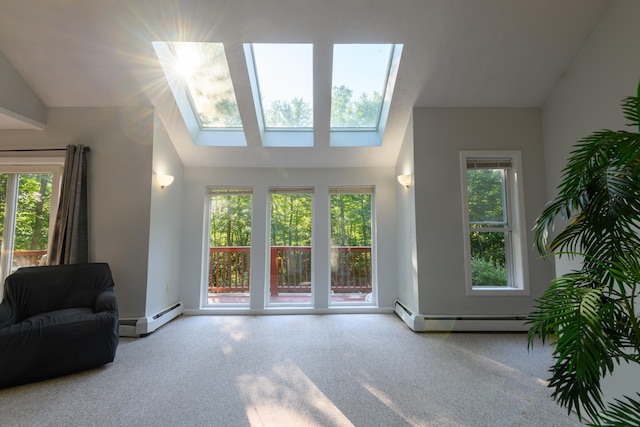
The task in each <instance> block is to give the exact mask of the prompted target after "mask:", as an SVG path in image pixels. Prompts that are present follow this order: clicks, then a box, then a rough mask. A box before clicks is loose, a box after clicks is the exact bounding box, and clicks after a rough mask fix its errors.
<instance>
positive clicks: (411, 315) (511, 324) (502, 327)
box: [394, 300, 529, 332]
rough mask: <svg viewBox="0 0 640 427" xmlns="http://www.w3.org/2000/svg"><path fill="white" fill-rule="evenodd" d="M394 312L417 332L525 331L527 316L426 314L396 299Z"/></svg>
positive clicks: (526, 328)
mask: <svg viewBox="0 0 640 427" xmlns="http://www.w3.org/2000/svg"><path fill="white" fill-rule="evenodd" d="M394 312H395V313H396V314H397V315H398V317H400V319H402V321H403V322H404V323H406V324H407V326H408V327H409V328H410V329H411V330H412V331H415V332H524V331H527V330H528V329H529V327H528V326H527V325H526V324H525V322H526V321H527V316H518V315H507V316H474V315H461V316H457V315H425V314H419V313H415V312H413V311H412V310H410V309H409V308H407V306H406V305H405V304H403V303H402V302H401V301H399V300H396V302H395V304H394Z"/></svg>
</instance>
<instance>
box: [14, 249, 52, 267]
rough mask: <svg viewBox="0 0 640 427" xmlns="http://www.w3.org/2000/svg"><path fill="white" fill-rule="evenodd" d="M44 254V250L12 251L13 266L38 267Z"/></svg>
mask: <svg viewBox="0 0 640 427" xmlns="http://www.w3.org/2000/svg"><path fill="white" fill-rule="evenodd" d="M46 253H47V251H46V250H44V251H38V250H33V251H13V265H14V267H31V266H34V265H40V262H41V261H42V257H43V255H45V254H46Z"/></svg>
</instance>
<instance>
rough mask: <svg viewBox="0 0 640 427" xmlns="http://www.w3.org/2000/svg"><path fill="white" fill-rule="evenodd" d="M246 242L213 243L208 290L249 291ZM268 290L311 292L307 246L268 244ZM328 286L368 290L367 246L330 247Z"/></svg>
mask: <svg viewBox="0 0 640 427" xmlns="http://www.w3.org/2000/svg"><path fill="white" fill-rule="evenodd" d="M250 250H251V248H250V247H248V246H225V247H213V248H210V252H209V292H214V293H229V292H249V289H250V277H249V257H250ZM269 270H270V271H269V279H270V280H269V282H270V283H269V292H270V294H271V295H272V296H276V295H278V294H279V293H308V292H311V247H309V246H272V247H271V253H270V266H269ZM331 290H332V291H333V292H335V293H358V292H363V293H366V292H371V248H370V247H350V246H340V247H332V248H331Z"/></svg>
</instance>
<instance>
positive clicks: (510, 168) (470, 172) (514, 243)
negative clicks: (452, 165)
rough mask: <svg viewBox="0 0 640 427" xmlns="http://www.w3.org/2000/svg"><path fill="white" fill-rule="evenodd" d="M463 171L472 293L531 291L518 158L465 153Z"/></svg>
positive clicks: (467, 271)
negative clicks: (527, 268) (528, 280)
mask: <svg viewBox="0 0 640 427" xmlns="http://www.w3.org/2000/svg"><path fill="white" fill-rule="evenodd" d="M461 166H462V167H461V169H462V171H463V175H462V183H463V192H462V193H463V201H464V204H463V206H464V215H463V218H464V230H465V255H466V273H467V274H466V276H467V277H466V281H467V292H468V293H469V294H483V293H490V294H492V295H495V294H497V293H507V294H508V293H514V292H516V293H526V292H528V286H527V274H526V271H525V268H526V262H525V259H524V257H525V254H526V242H525V240H526V239H525V233H524V232H523V231H522V226H523V225H524V208H523V201H522V179H521V178H519V171H520V169H521V167H520V155H519V153H517V152H462V153H461Z"/></svg>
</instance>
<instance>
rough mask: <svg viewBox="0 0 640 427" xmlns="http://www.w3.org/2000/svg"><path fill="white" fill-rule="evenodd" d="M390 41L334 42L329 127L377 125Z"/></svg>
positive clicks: (390, 50)
mask: <svg viewBox="0 0 640 427" xmlns="http://www.w3.org/2000/svg"><path fill="white" fill-rule="evenodd" d="M392 53H393V45H392V44H336V45H334V46H333V74H332V79H333V81H332V85H331V128H332V129H335V128H353V129H367V130H369V129H371V130H375V129H377V128H378V125H379V121H380V111H381V108H382V101H383V100H384V95H385V93H384V92H385V88H386V85H387V79H388V77H389V69H390V65H391V55H392Z"/></svg>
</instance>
